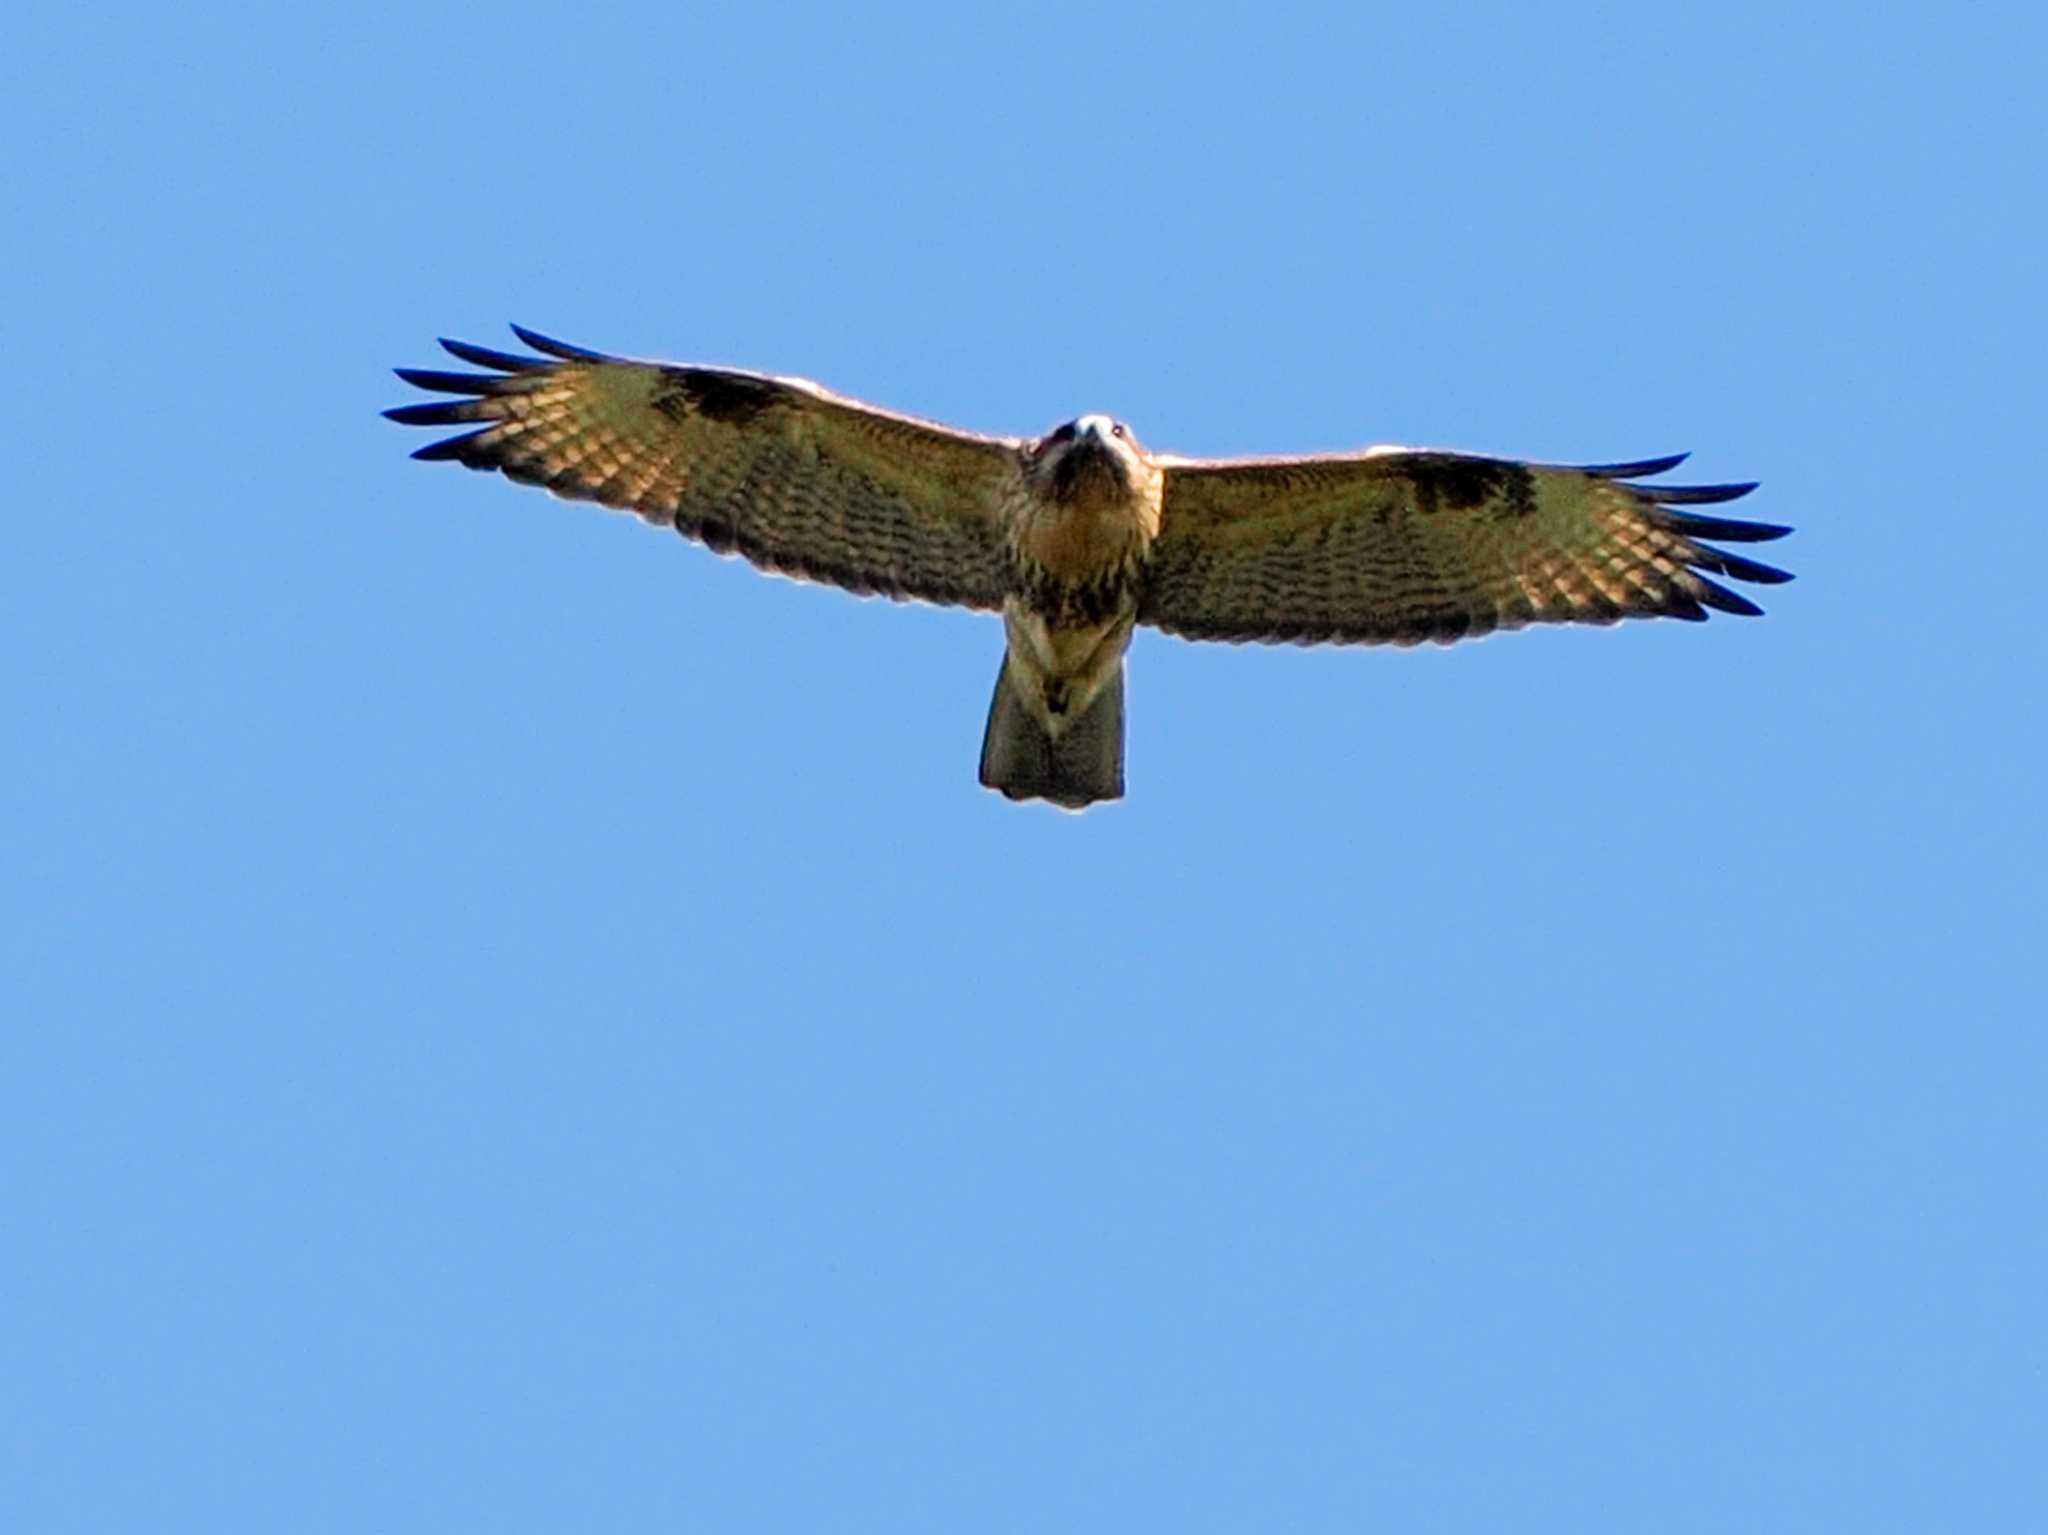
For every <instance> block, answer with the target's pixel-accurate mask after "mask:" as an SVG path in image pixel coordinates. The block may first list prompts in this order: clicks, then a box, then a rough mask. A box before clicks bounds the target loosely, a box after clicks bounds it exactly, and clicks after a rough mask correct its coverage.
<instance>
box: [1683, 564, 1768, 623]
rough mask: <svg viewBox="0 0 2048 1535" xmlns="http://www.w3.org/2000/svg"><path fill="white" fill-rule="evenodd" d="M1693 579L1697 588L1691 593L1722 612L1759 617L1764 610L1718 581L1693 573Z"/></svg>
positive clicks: (1745, 616)
mask: <svg viewBox="0 0 2048 1535" xmlns="http://www.w3.org/2000/svg"><path fill="white" fill-rule="evenodd" d="M1692 579H1693V581H1694V583H1696V584H1697V585H1698V587H1699V590H1697V591H1695V592H1693V593H1692V594H1691V595H1692V596H1694V597H1696V598H1698V599H1699V600H1700V601H1701V602H1704V603H1705V604H1706V605H1707V606H1708V607H1710V608H1719V609H1720V610H1721V611H1722V612H1723V613H1737V614H1740V615H1741V616H1742V617H1744V618H1761V617H1763V613H1764V610H1763V609H1762V608H1760V607H1758V606H1757V605H1756V604H1755V603H1753V602H1751V601H1750V600H1749V599H1748V598H1747V597H1740V596H1737V595H1736V594H1735V593H1734V592H1731V591H1729V590H1728V588H1727V587H1725V586H1722V585H1720V584H1719V583H1718V582H1714V581H1709V580H1708V579H1707V578H1706V577H1705V576H1702V575H1698V574H1695V575H1694V576H1693V578H1692Z"/></svg>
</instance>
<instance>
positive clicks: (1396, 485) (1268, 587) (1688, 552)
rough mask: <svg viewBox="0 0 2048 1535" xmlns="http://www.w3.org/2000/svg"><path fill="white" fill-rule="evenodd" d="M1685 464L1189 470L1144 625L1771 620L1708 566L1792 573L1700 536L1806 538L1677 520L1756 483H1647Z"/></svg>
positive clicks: (1247, 629) (1311, 635)
mask: <svg viewBox="0 0 2048 1535" xmlns="http://www.w3.org/2000/svg"><path fill="white" fill-rule="evenodd" d="M1683 457H1684V455H1683V454H1680V455H1677V456H1672V457H1664V458H1653V459H1642V460H1638V461H1636V462H1632V463H1625V464H1602V465H1597V466H1593V467H1590V468H1568V467H1563V466H1552V465H1535V464H1520V463H1514V462H1510V461H1507V460H1502V459H1488V458H1474V457H1468V456H1465V455H1461V454H1453V453H1430V452H1410V451H1385V450H1381V451H1375V452H1371V453H1365V454H1354V455H1345V456H1331V457H1323V458H1304V459H1241V460H1215V461H1209V462H1203V461H1200V460H1186V459H1180V460H1173V461H1171V462H1170V463H1169V465H1168V468H1167V473H1166V500H1165V507H1164V511H1163V514H1162V524H1161V529H1160V537H1159V541H1158V543H1157V544H1156V545H1155V547H1154V549H1153V560H1152V567H1151V571H1150V574H1149V577H1148V581H1147V587H1146V594H1145V599H1144V602H1143V605H1142V607H1141V609H1140V612H1139V617H1140V619H1141V621H1143V622H1145V623H1149V624H1153V625H1155V626H1157V627H1158V628H1161V629H1165V630H1167V631H1169V632H1171V633H1175V634H1180V635H1184V636H1186V637H1188V638H1190V639H1216V640H1233V641H1236V640H1263V641H1289V642H1294V643H1300V644H1310V643H1317V642H1326V641H1327V642H1332V643H1339V644H1346V643H1348V644H1371V643H1389V644H1415V643H1417V642H1419V641H1422V640H1435V641H1438V642H1440V643H1449V642H1450V641H1453V640H1457V639H1462V638H1465V637H1467V636H1470V635H1479V634H1485V633H1488V632H1490V631H1492V630H1494V629H1508V628H1518V627H1520V626H1521V625H1524V624H1530V623H1593V624H1609V623H1614V622H1616V621H1617V620H1619V619H1622V618H1631V617H1667V618H1681V619H1690V620H1699V619H1703V618H1705V617H1706V616H1707V610H1708V609H1710V608H1712V609H1717V610H1719V611H1721V612H1726V613H1738V614H1755V613H1757V612H1759V611H1761V610H1760V609H1758V608H1757V606H1756V605H1755V604H1754V603H1752V602H1750V601H1749V600H1748V599H1747V598H1746V597H1743V596H1740V595H1739V594H1737V593H1735V592H1732V591H1730V590H1729V589H1728V588H1726V587H1724V586H1722V585H1720V584H1719V583H1717V582H1715V581H1712V580H1709V579H1708V577H1707V575H1706V574H1703V572H1710V573H1712V574H1715V575H1721V576H1726V577H1729V578H1731V579H1733V580H1737V581H1749V582H1761V583H1770V582H1778V581H1786V580H1790V579H1791V578H1790V576H1789V575H1788V574H1787V573H1786V572H1784V571H1782V570H1778V569H1776V568H1775V567H1772V566H1769V565H1764V564H1761V563H1759V562H1757V561H1755V560H1749V559H1745V558H1743V557H1741V556H1739V555H1733V554H1729V553H1728V552H1726V551H1725V550H1721V549H1716V548H1714V547H1712V546H1711V545H1710V544H1708V543H1705V542H1703V541H1702V540H1705V539H1710V538H1711V539H1720V540H1726V541H1729V542H1758V541H1762V540H1766V539H1772V538H1778V537H1781V536H1782V535H1783V534H1785V533H1786V532H1788V531H1790V530H1789V529H1787V528H1783V527H1780V526H1777V525H1775V524H1771V523H1750V522H1740V521H1736V520H1733V519H1729V518H1721V517H1700V516H1696V515H1694V514H1692V513H1688V512H1678V511H1673V510H1670V508H1671V507H1673V506H1681V505H1684V506H1690V505H1707V504H1714V503H1719V502H1725V501H1732V500H1735V499H1736V498H1737V497H1740V496H1744V495H1747V494H1748V493H1749V492H1750V491H1751V490H1753V489H1755V486H1754V485H1748V484H1737V485H1704V486H1659V485H1644V484H1637V483H1633V482H1632V480H1633V478H1635V477H1646V476H1650V475H1656V474H1662V473H1664V472H1666V471H1668V470H1670V469H1672V468H1675V467H1676V466H1677V465H1678V464H1679V462H1680V461H1681V460H1682V459H1683ZM1624 477H1629V478H1624Z"/></svg>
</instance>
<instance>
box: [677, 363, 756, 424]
mask: <svg viewBox="0 0 2048 1535" xmlns="http://www.w3.org/2000/svg"><path fill="white" fill-rule="evenodd" d="M661 376H662V387H661V389H660V391H659V392H658V393H657V394H656V395H655V397H654V401H653V404H654V408H655V409H656V410H658V411H660V412H661V413H662V414H663V415H664V416H667V417H669V418H670V419H672V420H676V421H680V420H682V419H683V418H684V417H686V416H701V417H703V418H704V419H705V420H706V421H717V422H721V423H723V424H725V425H727V426H745V425H746V424H747V423H748V422H749V421H752V420H753V419H755V417H757V416H759V415H760V414H761V413H762V412H763V411H765V410H768V409H770V408H771V407H773V406H775V405H776V404H778V403H780V402H781V400H782V399H783V397H784V396H785V395H786V394H787V393H788V391H787V390H785V389H784V388H783V387H782V386H781V385H780V384H777V383H774V382H772V381H770V380H768V379H765V378H752V377H750V376H748V375H747V374H744V373H724V372H720V371H719V370H717V369H715V368H663V369H662V370H661Z"/></svg>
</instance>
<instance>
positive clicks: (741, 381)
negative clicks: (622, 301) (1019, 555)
mask: <svg viewBox="0 0 2048 1535" xmlns="http://www.w3.org/2000/svg"><path fill="white" fill-rule="evenodd" d="M513 330H514V331H515V333H516V334H517V335H518V337H519V339H520V340H521V341H523V342H525V343H526V344H527V345H528V346H530V347H532V348H533V349H534V350H535V351H537V352H541V353H544V354H546V355H545V356H542V357H518V356H514V355H512V354H509V353H505V352H496V351H492V350H490V349H489V348H487V347H480V346H473V345H471V344H470V343H468V342H463V341H443V342H442V343H441V344H442V346H443V347H445V348H446V349H447V350H448V351H449V352H451V353H452V354H454V355H455V356H456V357H459V358H461V359H462V360H463V361H464V362H467V363H470V364H472V365H474V366H477V367H481V368H489V369H493V370H496V371H493V372H489V373H444V372H440V371H437V370H433V369H425V368H400V369H398V370H396V371H397V373H398V376H399V377H400V378H402V379H404V380H405V381H406V382H407V383H409V384H412V385H414V386H416V387H418V388H421V389H426V390H429V391H433V392H436V393H441V394H450V395H457V396H461V398H459V399H453V400H434V401H428V402H424V403H422V404H418V405H401V406H399V407H397V408H396V409H393V410H388V411H386V412H385V413H384V414H385V415H387V416H389V417H390V418H391V419H392V420H393V421H397V422H399V423H401V424H403V425H406V426H475V427H476V428H477V429H476V430H473V431H469V432H465V433H462V434H460V435H457V436H454V437H447V438H443V439H441V440H440V441H438V442H433V443H429V444H428V445H427V446H426V447H424V448H421V449H419V450H418V451H417V452H416V453H415V454H414V455H413V456H414V457H415V458H423V459H452V460H454V461H456V462H458V463H462V464H466V465H468V466H469V467H470V468H472V469H495V470H497V471H499V472H500V473H503V474H505V475H507V476H508V477H510V478H512V479H515V480H520V481H523V482H525V483H527V484H532V485H540V486H544V487H545V488H546V489H548V490H550V491H553V492H554V493H555V494H556V495H560V496H568V497H572V498H575V499H579V500H588V501H598V502H602V503H603V504H605V505H607V506H614V507H619V508H621V509H624V510H630V511H633V512H636V513H638V514H639V515H640V516H642V517H644V518H646V519H647V520H648V521H650V522H655V523H661V524H663V525H665V526H669V527H673V528H675V529H676V530H677V531H678V532H680V533H682V534H683V535H684V536H685V537H688V538H693V539H696V540H698V541H699V542H701V543H703V544H706V545H708V546H709V547H710V548H712V549H714V550H716V551H717V552H718V553H721V554H725V553H732V552H737V553H739V554H741V555H743V556H745V557H746V558H747V559H749V560H751V561H752V562H753V563H754V564H756V565H759V566H761V567H762V568H763V569H766V570H773V571H778V572H781V573H783V574H785V575H791V576H798V577H803V578H807V579H811V580H818V581H827V582H830V583H832V584H833V585H835V586H842V587H845V588H846V589H848V590H849V591H854V592H861V593H880V594H882V595H885V596H889V597H897V598H907V597H915V598H921V599H923V600H925V601H927V602H944V603H959V604H964V605H966V606H969V607H981V608H994V607H999V606H1000V605H1001V603H1002V594H1003V589H1004V582H1005V579H1006V575H1007V570H1008V565H1007V559H1008V556H1007V551H1006V548H1005V544H1004V541H1003V533H1002V527H1001V524H1000V522H999V521H998V519H997V515H996V508H997V507H998V506H999V505H1000V503H1001V493H1002V490H1003V488H1004V487H1005V486H1006V485H1007V484H1008V482H1009V478H1010V477H1012V476H1014V475H1015V474H1016V473H1017V472H1018V470H1017V447H1018V444H1017V443H1016V442H1014V441H1012V440H1009V439H1004V438H996V437H982V436H977V435H975V434H973V433H969V432H961V431H956V430H954V429H952V428H950V427H945V426H940V425H938V424H936V423H934V422H929V421H920V420H917V419H916V418H914V417H910V416H901V415H897V414H895V413H893V412H890V411H884V410H879V409H877V408H875V407H873V406H870V405H865V404H862V403H861V402H859V401H856V400H849V399H845V398H843V397H841V396H838V395H834V394H832V393H830V392H828V391H826V390H824V389H821V388H819V387H818V386H817V385H815V384H811V383H808V382H806V381H804V380H800V379H786V378H774V377H770V376H768V375H766V374H760V373H744V372H740V371H738V370H734V369H726V368H697V367H684V366H677V365H671V364H664V363H653V362H638V361H634V360H631V359H627V358H616V357H607V356H605V355H604V354H602V353H599V352H592V351H588V350H586V349H585V348H582V347H577V346H570V345H569V344H567V343H566V342H560V341H555V340H552V339H550V338H549V337H546V336H542V335H539V334H537V333H536V332H533V331H529V330H524V329H521V328H520V327H518V326H514V327H513Z"/></svg>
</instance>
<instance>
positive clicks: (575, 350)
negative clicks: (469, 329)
mask: <svg viewBox="0 0 2048 1535" xmlns="http://www.w3.org/2000/svg"><path fill="white" fill-rule="evenodd" d="M512 334H513V335H515V336H517V337H518V338H519V339H520V340H521V341H524V342H525V343H526V344H527V345H528V346H530V347H532V348H533V349H534V350H535V351H536V352H545V353H547V354H548V356H550V357H561V358H565V359H566V360H568V361H570V362H605V361H608V359H607V358H606V357H605V355H604V353H602V352H593V351H591V350H590V349H589V348H588V347H581V346H572V345H570V344H569V343H568V342H566V341H557V340H555V338H554V337H552V336H543V335H542V334H541V333H540V332H539V331H537V330H528V329H527V328H526V327H525V326H524V325H514V326H513V327H512Z"/></svg>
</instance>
